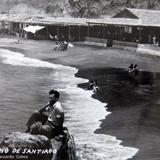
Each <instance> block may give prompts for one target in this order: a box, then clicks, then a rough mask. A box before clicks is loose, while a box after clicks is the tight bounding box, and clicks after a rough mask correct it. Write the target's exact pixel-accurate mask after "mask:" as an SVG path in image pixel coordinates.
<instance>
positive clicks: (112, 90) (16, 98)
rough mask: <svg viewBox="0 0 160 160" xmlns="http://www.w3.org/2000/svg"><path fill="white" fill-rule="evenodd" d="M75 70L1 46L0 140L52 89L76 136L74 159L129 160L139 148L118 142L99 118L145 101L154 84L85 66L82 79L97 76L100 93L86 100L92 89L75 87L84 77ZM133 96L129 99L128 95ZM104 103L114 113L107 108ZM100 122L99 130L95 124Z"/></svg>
mask: <svg viewBox="0 0 160 160" xmlns="http://www.w3.org/2000/svg"><path fill="white" fill-rule="evenodd" d="M76 72H77V69H75V68H71V67H67V66H61V65H55V64H52V63H50V62H46V61H40V60H38V59H31V58H27V57H24V56H23V55H22V54H21V53H15V52H11V51H8V50H4V49H1V52H0V88H1V92H0V118H1V121H0V132H1V135H0V138H2V137H3V135H5V134H6V133H8V132H12V131H24V130H25V124H26V121H27V119H28V117H29V116H30V114H31V113H32V112H33V110H34V109H37V108H39V107H42V106H43V105H45V104H46V103H47V101H48V96H47V95H48V91H49V90H50V89H51V88H55V89H58V90H59V91H60V93H61V99H60V101H61V102H62V104H63V105H64V109H65V120H66V121H65V125H66V126H67V127H68V128H69V131H70V133H71V134H73V135H74V137H75V140H76V145H77V153H78V157H79V159H81V160H125V159H128V158H131V157H132V156H134V155H135V154H136V152H137V151H138V149H137V148H138V146H133V145H131V144H129V145H126V147H124V146H122V145H121V144H120V143H121V142H122V141H121V139H120V140H119V139H117V137H118V138H119V135H117V136H116V134H115V133H114V132H109V133H107V134H106V130H105V127H106V126H105V125H106V124H107V123H102V124H101V121H100V120H102V119H105V116H106V115H108V116H107V117H114V115H116V114H114V110H116V109H117V108H118V110H119V111H123V110H125V108H130V104H132V106H136V105H138V104H139V103H140V102H144V103H145V101H146V99H147V97H146V96H148V97H150V98H151V97H152V94H153V90H154V88H155V86H154V85H153V84H152V85H150V84H149V85H147V86H144V85H143V86H141V87H140V86H137V84H133V83H131V82H130V80H129V78H128V75H127V72H126V71H124V70H118V69H117V70H114V69H106V68H104V69H103V68H102V69H99V70H95V69H93V70H84V71H82V72H83V74H81V76H82V77H83V76H84V77H87V78H89V79H90V78H92V79H94V78H96V79H97V80H98V85H99V86H100V91H99V92H98V93H97V94H95V95H94V97H96V98H98V99H100V100H101V101H98V100H96V99H93V98H91V95H92V94H93V92H92V91H89V90H85V89H82V88H79V87H77V84H79V83H81V84H82V83H83V85H82V86H83V87H84V88H87V83H86V82H87V81H88V80H87V79H82V78H77V77H75V76H74V74H75V73H76ZM134 83H135V82H134ZM132 90H133V91H132ZM130 91H132V93H130ZM144 92H145V94H144ZM132 94H133V95H134V97H132V98H130V96H131V95H132ZM129 98H130V100H129ZM135 98H136V102H135ZM107 103H108V105H107ZM106 105H107V108H108V109H109V110H110V111H112V112H113V113H111V112H109V111H106V108H105V106H106ZM144 115H145V113H144ZM120 116H121V115H119V117H120ZM100 125H101V127H102V128H99V126H100ZM110 125H111V126H110V128H115V126H116V125H119V122H118V121H115V123H110ZM114 125H115V126H114ZM125 127H126V126H125ZM98 128H99V129H98ZM96 129H98V130H97V131H96V132H97V133H100V132H101V133H105V134H95V133H94V132H95V130H96ZM107 130H108V129H107ZM108 131H109V130H108ZM122 140H123V138H122ZM124 142H125V140H124ZM134 147H135V148H134Z"/></svg>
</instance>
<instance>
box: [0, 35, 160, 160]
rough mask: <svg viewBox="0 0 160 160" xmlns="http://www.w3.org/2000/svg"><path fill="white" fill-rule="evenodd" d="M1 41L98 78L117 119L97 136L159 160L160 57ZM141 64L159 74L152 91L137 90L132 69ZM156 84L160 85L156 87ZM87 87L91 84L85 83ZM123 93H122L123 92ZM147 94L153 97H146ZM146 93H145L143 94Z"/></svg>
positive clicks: (145, 159)
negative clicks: (131, 77) (111, 138)
mask: <svg viewBox="0 0 160 160" xmlns="http://www.w3.org/2000/svg"><path fill="white" fill-rule="evenodd" d="M16 41H17V40H16V38H15V37H4V38H1V39H0V47H1V48H6V49H10V50H12V51H17V52H21V53H25V55H26V56H28V57H31V58H37V59H41V60H45V61H50V62H52V63H55V64H63V65H66V66H73V67H76V68H78V70H79V72H78V73H77V74H76V76H78V77H82V78H86V79H97V80H98V85H99V87H100V91H99V92H98V93H96V94H95V95H93V97H94V98H97V99H99V100H100V101H102V102H105V103H108V105H107V110H108V111H111V112H112V114H110V115H109V116H107V117H106V119H103V120H101V122H102V123H101V125H100V128H99V129H97V130H96V131H95V133H97V134H108V135H112V136H116V137H117V138H118V139H120V140H122V141H123V145H125V146H130V147H136V148H139V149H140V151H139V152H138V154H137V155H136V156H135V157H134V158H133V159H134V160H158V159H159V157H160V155H159V147H160V138H159V137H160V123H159V122H160V118H159V113H160V109H159V104H160V103H159V102H160V101H159V93H160V92H159V91H160V90H159V86H158V80H159V74H158V72H160V57H157V56H153V55H152V56H151V55H148V54H146V55H145V54H139V53H136V52H130V51H124V50H117V49H112V48H97V47H89V46H88V47H87V46H78V45H75V46H74V47H73V48H71V47H69V48H68V50H67V51H63V52H60V51H57V52H56V51H53V47H54V45H55V43H54V42H53V41H42V40H39V41H35V40H23V39H22V40H21V43H20V44H17V43H16ZM131 63H134V64H138V66H139V68H140V69H141V70H142V71H145V72H148V73H150V72H154V73H155V74H156V78H155V81H154V83H153V85H152V86H148V85H147V86H145V87H144V86H138V87H137V86H134V84H132V83H130V81H129V80H128V74H127V69H128V66H129V65H130V64H131ZM154 84H155V85H154ZM79 86H80V87H82V88H86V87H87V84H80V85H79ZM117 88H118V89H117ZM144 90H145V91H146V90H147V94H143V93H144ZM140 91H142V92H140Z"/></svg>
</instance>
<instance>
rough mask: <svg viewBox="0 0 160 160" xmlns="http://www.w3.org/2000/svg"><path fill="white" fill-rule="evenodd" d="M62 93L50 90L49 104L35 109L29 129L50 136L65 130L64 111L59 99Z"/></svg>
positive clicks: (32, 132)
mask: <svg viewBox="0 0 160 160" xmlns="http://www.w3.org/2000/svg"><path fill="white" fill-rule="evenodd" d="M59 97H60V94H59V92H58V91H56V90H50V91H49V99H50V100H49V104H47V105H46V106H44V107H43V108H41V109H39V110H38V111H35V112H34V113H33V114H32V115H31V117H30V118H29V120H28V122H27V127H28V129H27V131H28V132H30V133H31V134H41V135H45V136H47V137H48V138H53V137H55V136H57V135H59V134H60V133H61V132H62V130H63V123H64V111H63V107H62V105H61V103H60V102H59V101H58V100H59Z"/></svg>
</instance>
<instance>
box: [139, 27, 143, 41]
mask: <svg viewBox="0 0 160 160" xmlns="http://www.w3.org/2000/svg"><path fill="white" fill-rule="evenodd" d="M141 41H142V38H141V27H139V43H141Z"/></svg>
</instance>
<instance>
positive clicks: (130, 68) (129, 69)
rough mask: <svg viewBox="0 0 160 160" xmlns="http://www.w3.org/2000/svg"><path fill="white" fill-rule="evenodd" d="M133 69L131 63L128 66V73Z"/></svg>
mask: <svg viewBox="0 0 160 160" xmlns="http://www.w3.org/2000/svg"><path fill="white" fill-rule="evenodd" d="M133 70H134V66H133V64H131V65H130V66H129V67H128V72H129V73H130V72H133Z"/></svg>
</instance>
